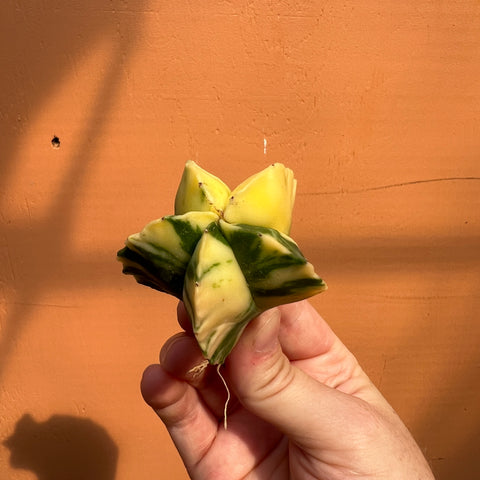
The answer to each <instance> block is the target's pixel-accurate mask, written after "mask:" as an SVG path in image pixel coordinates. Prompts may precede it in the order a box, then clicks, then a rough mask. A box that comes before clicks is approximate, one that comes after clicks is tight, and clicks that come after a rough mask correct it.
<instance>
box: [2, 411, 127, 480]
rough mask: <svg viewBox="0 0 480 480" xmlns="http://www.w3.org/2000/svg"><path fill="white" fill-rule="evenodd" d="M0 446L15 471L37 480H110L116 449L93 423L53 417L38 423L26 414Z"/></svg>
mask: <svg viewBox="0 0 480 480" xmlns="http://www.w3.org/2000/svg"><path fill="white" fill-rule="evenodd" d="M3 444H4V445H5V446H6V447H7V448H8V449H9V450H10V451H11V457H10V464H11V466H12V467H14V468H21V469H26V470H30V471H32V472H34V473H35V474H36V475H37V476H38V479H39V480H65V479H68V480H113V479H114V478H115V472H116V467H117V458H118V448H117V445H116V444H115V442H114V441H113V440H112V438H111V437H110V435H109V434H108V433H107V432H106V430H105V429H104V428H103V427H101V426H100V425H98V424H96V423H95V422H93V421H92V420H89V419H86V418H77V417H72V416H68V415H53V416H52V417H50V419H48V420H47V421H45V422H37V421H35V419H34V418H32V416H31V415H29V414H25V415H24V416H23V417H22V418H21V419H20V420H19V421H18V422H17V425H16V427H15V431H14V433H13V434H12V435H11V436H10V437H9V438H7V439H6V440H5V441H4V442H3Z"/></svg>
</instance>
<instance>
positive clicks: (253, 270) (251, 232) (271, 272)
mask: <svg viewBox="0 0 480 480" xmlns="http://www.w3.org/2000/svg"><path fill="white" fill-rule="evenodd" d="M220 228H221V230H222V233H223V234H224V236H225V237H226V239H227V240H228V243H229V244H230V246H231V248H232V250H233V252H234V255H235V258H236V260H237V262H238V264H239V265H240V268H241V270H242V272H243V275H244V276H245V279H246V281H247V283H248V286H249V288H250V291H251V293H252V296H253V299H254V301H255V304H256V305H257V307H258V308H259V309H260V310H266V309H268V308H272V307H275V306H277V305H281V304H284V303H291V302H296V301H299V300H303V299H304V298H308V297H311V296H313V295H315V294H317V293H320V292H322V291H324V290H326V289H327V286H326V284H325V282H324V281H323V280H322V279H321V278H320V277H319V276H318V275H317V274H316V273H315V271H314V269H313V266H312V265H311V264H310V263H309V262H308V261H307V260H306V259H305V257H304V256H303V254H302V252H301V251H300V249H299V248H298V245H297V244H296V243H295V242H294V241H293V240H292V239H291V238H290V237H288V236H287V235H285V234H282V233H280V232H278V231H277V230H274V229H271V228H264V227H254V226H251V225H241V224H237V225H232V224H229V223H227V222H225V221H223V220H221V221H220Z"/></svg>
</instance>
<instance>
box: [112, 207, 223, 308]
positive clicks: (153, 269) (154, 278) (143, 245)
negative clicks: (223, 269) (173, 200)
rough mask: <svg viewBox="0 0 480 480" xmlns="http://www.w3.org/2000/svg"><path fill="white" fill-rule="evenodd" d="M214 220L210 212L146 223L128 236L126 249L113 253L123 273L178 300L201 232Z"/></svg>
mask: <svg viewBox="0 0 480 480" xmlns="http://www.w3.org/2000/svg"><path fill="white" fill-rule="evenodd" d="M216 218H217V216H216V215H215V214H214V213H211V212H190V213H187V214H185V215H171V216H167V217H163V218H162V219H159V220H154V221H153V222H150V223H149V224H148V225H146V226H145V228H144V229H143V230H142V231H141V232H139V233H135V234H133V235H130V236H129V237H128V239H127V242H126V247H125V248H123V249H122V250H120V251H119V252H118V253H117V257H118V259H119V260H120V261H121V262H122V263H123V273H125V274H130V275H133V276H134V277H135V279H136V280H137V282H138V283H140V284H142V285H147V286H149V287H151V288H155V289H156V290H160V291H162V292H166V293H169V294H171V295H174V296H175V297H177V298H179V299H182V292H183V283H184V277H185V271H186V268H187V264H188V262H189V261H190V258H191V256H192V254H193V251H194V249H195V247H196V245H197V243H198V241H199V240H200V237H201V236H202V234H203V231H204V230H205V228H206V227H207V226H208V225H209V224H210V223H211V222H212V221H214V220H216Z"/></svg>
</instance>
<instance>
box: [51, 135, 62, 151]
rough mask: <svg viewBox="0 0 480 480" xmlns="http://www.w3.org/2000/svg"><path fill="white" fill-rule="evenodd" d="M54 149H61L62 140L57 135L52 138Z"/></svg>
mask: <svg viewBox="0 0 480 480" xmlns="http://www.w3.org/2000/svg"><path fill="white" fill-rule="evenodd" d="M52 147H53V148H60V139H59V138H58V137H57V136H56V135H54V136H53V138H52Z"/></svg>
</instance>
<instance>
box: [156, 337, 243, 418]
mask: <svg viewBox="0 0 480 480" xmlns="http://www.w3.org/2000/svg"><path fill="white" fill-rule="evenodd" d="M160 364H161V365H162V367H163V369H164V370H165V371H166V372H168V373H169V374H170V375H172V376H173V377H175V378H177V379H179V380H183V381H185V382H188V383H189V384H190V385H192V386H193V387H195V388H196V389H197V391H198V393H199V395H200V398H201V399H202V400H203V402H204V403H205V404H206V405H207V406H208V408H209V409H210V410H211V411H212V412H213V414H214V416H215V417H217V418H218V420H219V421H220V420H221V419H222V418H223V415H224V408H225V401H226V398H227V394H226V389H225V386H224V384H223V382H222V380H221V378H220V376H219V375H218V373H217V369H216V367H214V366H212V365H210V364H208V361H206V360H205V358H204V357H203V355H202V352H201V350H200V348H199V346H198V344H197V341H196V340H195V338H193V337H192V336H190V335H188V334H186V333H184V332H182V333H178V334H176V335H174V336H173V337H171V338H170V339H169V340H167V342H166V343H165V344H164V346H163V347H162V350H161V352H160ZM230 400H231V401H230V402H229V407H230V408H231V409H232V408H233V407H234V406H235V403H236V399H235V398H231V399H230Z"/></svg>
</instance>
